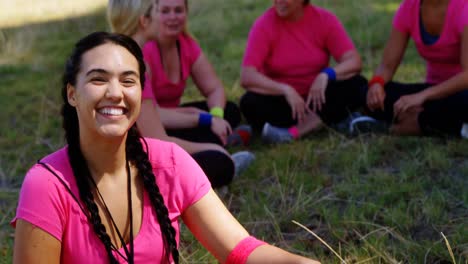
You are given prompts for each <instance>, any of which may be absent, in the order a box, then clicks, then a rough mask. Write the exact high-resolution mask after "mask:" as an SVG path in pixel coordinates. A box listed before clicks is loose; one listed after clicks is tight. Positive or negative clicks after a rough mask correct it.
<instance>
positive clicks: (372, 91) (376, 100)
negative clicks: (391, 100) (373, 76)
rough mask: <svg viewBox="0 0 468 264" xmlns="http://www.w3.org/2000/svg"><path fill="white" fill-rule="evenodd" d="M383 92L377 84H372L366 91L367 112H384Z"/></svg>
mask: <svg viewBox="0 0 468 264" xmlns="http://www.w3.org/2000/svg"><path fill="white" fill-rule="evenodd" d="M384 101H385V90H384V88H383V87H382V85H380V84H379V83H374V84H373V85H372V86H371V87H369V89H368V91H367V107H369V110H371V111H375V110H378V109H380V110H382V111H383V110H384Z"/></svg>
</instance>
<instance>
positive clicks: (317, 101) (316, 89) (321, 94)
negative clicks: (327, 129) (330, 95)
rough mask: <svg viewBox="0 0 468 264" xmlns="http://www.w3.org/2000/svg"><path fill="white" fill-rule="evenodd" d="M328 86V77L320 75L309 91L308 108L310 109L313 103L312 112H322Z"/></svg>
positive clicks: (323, 74)
mask: <svg viewBox="0 0 468 264" xmlns="http://www.w3.org/2000/svg"><path fill="white" fill-rule="evenodd" d="M327 85H328V75H327V74H325V73H323V72H322V73H319V75H317V77H316V78H315V80H314V82H313V83H312V86H311V87H310V89H309V95H308V96H307V102H306V107H307V108H309V105H310V103H311V102H312V111H314V112H317V111H321V110H322V106H323V105H324V104H325V91H326V89H327Z"/></svg>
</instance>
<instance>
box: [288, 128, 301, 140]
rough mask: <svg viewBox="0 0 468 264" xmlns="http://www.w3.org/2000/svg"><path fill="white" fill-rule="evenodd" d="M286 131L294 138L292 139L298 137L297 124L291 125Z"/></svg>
mask: <svg viewBox="0 0 468 264" xmlns="http://www.w3.org/2000/svg"><path fill="white" fill-rule="evenodd" d="M288 132H289V134H291V136H292V137H293V138H294V139H298V138H299V130H298V129H297V126H292V127H290V128H289V129H288Z"/></svg>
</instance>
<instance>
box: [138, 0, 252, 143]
mask: <svg viewBox="0 0 468 264" xmlns="http://www.w3.org/2000/svg"><path fill="white" fill-rule="evenodd" d="M155 8H156V14H155V20H156V23H157V31H155V32H154V33H155V34H156V37H155V39H152V40H149V41H148V43H146V45H145V47H144V49H143V53H144V55H145V60H146V61H147V63H148V66H149V68H150V70H151V72H152V78H151V80H150V82H148V85H150V86H151V87H150V88H149V89H145V92H144V94H143V99H144V100H152V101H155V102H157V103H158V104H159V106H160V107H161V108H160V109H161V118H162V123H163V124H164V127H165V128H166V131H167V133H168V135H170V136H174V137H178V138H182V139H185V140H190V141H194V142H210V143H216V144H219V145H222V146H226V145H230V144H233V142H232V139H233V137H235V136H238V135H237V132H238V131H239V130H240V131H243V132H249V128H246V129H242V128H238V129H237V130H235V131H234V132H235V134H234V135H233V136H231V137H230V135H231V133H232V132H233V131H232V130H233V129H236V128H237V126H238V125H239V122H240V111H239V108H238V107H237V106H236V105H235V104H234V103H233V102H226V95H225V92H224V87H223V84H222V83H221V81H220V79H219V78H218V76H217V75H216V73H215V71H214V69H213V66H212V65H211V64H210V62H209V61H208V58H207V57H206V56H205V54H204V53H203V51H202V50H201V48H200V46H199V44H198V43H197V41H195V39H194V38H193V37H192V36H191V35H190V33H189V32H188V29H187V20H188V1H187V0H156V6H155ZM189 77H191V78H192V80H193V82H194V83H195V85H196V87H197V88H198V89H199V90H200V92H201V94H202V95H203V96H204V97H205V98H206V101H199V102H190V103H185V104H182V105H181V99H182V96H183V94H184V91H185V88H186V82H187V79H188V78H189ZM176 113H178V114H179V115H177V117H175V116H174V115H175V114H176ZM237 138H238V139H239V137H237ZM244 138H245V137H242V138H240V139H244ZM247 141H248V137H247V138H245V142H244V141H243V142H240V143H243V144H247V143H248V142H247Z"/></svg>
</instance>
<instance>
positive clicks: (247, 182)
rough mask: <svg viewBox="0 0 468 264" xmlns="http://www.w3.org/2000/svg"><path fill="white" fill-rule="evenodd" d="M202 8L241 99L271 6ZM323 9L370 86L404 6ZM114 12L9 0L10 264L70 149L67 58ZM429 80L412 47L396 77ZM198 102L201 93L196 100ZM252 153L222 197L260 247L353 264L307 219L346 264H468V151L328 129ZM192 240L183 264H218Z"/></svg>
mask: <svg viewBox="0 0 468 264" xmlns="http://www.w3.org/2000/svg"><path fill="white" fill-rule="evenodd" d="M190 2H191V3H190V5H191V6H190V12H191V20H190V29H191V31H192V33H193V34H194V35H195V36H196V38H197V39H198V40H199V42H200V44H201V46H202V48H203V49H204V51H205V53H206V54H207V55H208V57H209V58H210V60H211V62H212V63H213V64H214V66H215V68H216V71H217V72H218V74H219V76H220V77H221V78H222V79H223V82H224V84H225V87H226V91H227V94H228V96H229V98H230V99H232V100H235V101H237V100H238V98H239V96H240V95H241V94H242V89H241V87H240V86H239V67H240V63H241V59H242V55H243V50H244V47H245V41H246V37H247V33H248V30H249V27H250V25H251V24H252V22H253V21H254V19H255V18H256V17H257V16H258V15H260V14H261V13H262V12H263V11H264V10H265V9H266V8H267V7H268V6H270V4H271V1H270V0H237V1H219V0H196V1H190ZM312 2H313V3H315V4H317V5H320V6H323V7H326V8H328V9H330V10H332V11H333V12H335V13H336V14H337V15H338V16H339V17H340V19H341V20H342V21H343V23H344V24H345V27H346V28H347V30H348V31H349V33H350V34H351V36H352V38H353V39H354V41H355V43H356V45H357V47H358V49H359V51H360V52H361V54H362V56H363V60H364V70H363V74H364V75H365V76H366V77H369V76H370V74H371V72H372V69H373V68H374V67H375V66H376V64H377V63H378V61H379V59H380V56H381V53H382V49H383V45H384V43H385V40H386V38H387V36H388V33H389V29H390V24H391V18H392V13H393V12H394V11H395V10H396V8H397V7H398V4H399V2H400V1H391V0H359V1H349V0H320V1H319V0H316V1H312ZM105 3H106V1H105V0H93V1H90V0H86V1H58V0H41V1H33V2H30V1H24V0H17V1H7V0H0V10H1V11H0V105H1V106H2V111H0V124H1V125H0V149H1V151H0V263H10V262H11V255H12V244H13V232H14V231H13V229H12V228H11V227H10V226H9V221H10V220H11V219H12V217H13V215H14V213H15V207H16V202H17V195H18V190H19V188H20V186H21V182H22V179H23V177H24V174H25V172H26V170H27V169H28V168H29V167H30V166H31V165H32V164H33V163H34V162H35V161H36V160H37V159H39V158H41V157H42V156H43V155H45V154H47V153H49V152H51V151H53V150H55V149H57V148H59V147H60V146H62V145H63V144H64V143H63V142H64V141H63V135H62V130H61V120H60V115H59V107H60V104H61V103H60V100H59V93H60V92H59V89H60V84H59V83H60V76H61V74H62V69H63V65H64V61H65V58H66V56H67V55H68V54H69V52H70V51H71V47H72V45H73V43H74V42H76V40H78V39H79V38H80V37H82V36H84V35H85V34H87V33H90V32H92V31H96V30H107V26H106V21H105V15H104V14H105ZM423 78H424V67H423V63H422V61H421V60H420V59H419V58H418V56H417V53H416V51H415V50H414V48H413V47H412V46H411V47H410V49H409V51H408V52H407V53H406V56H405V58H404V62H403V65H402V66H401V67H400V68H399V71H398V73H397V76H396V79H398V80H401V81H422V80H423ZM198 96H199V95H198V93H197V91H196V89H194V88H193V87H191V88H189V91H188V93H187V97H186V99H193V98H195V97H198ZM250 150H251V151H253V152H255V153H256V155H257V160H256V162H255V164H254V165H253V166H252V167H250V168H249V169H248V171H247V172H246V173H245V174H243V175H242V176H241V177H240V179H238V180H237V181H236V182H234V183H233V184H232V185H231V186H230V191H229V193H228V194H227V195H225V196H224V197H223V199H224V201H225V203H226V205H227V206H228V207H229V209H230V210H231V212H233V213H234V214H235V215H236V216H237V217H238V219H239V221H241V222H242V223H243V224H244V225H245V227H246V228H247V229H248V230H249V231H250V232H251V233H253V234H254V235H256V236H257V237H259V238H262V239H264V240H266V241H268V242H269V243H272V244H275V245H277V246H280V247H282V248H285V249H287V250H290V251H292V252H295V253H299V254H303V255H306V256H309V257H312V258H315V259H320V260H321V261H322V262H323V263H340V260H339V259H338V258H337V257H336V256H335V255H334V254H333V253H332V251H331V250H329V249H328V248H327V247H326V246H325V245H324V244H323V243H322V242H320V241H319V240H317V239H316V238H315V237H314V236H313V235H312V234H310V233H308V232H307V231H306V230H304V229H303V228H301V227H299V226H297V225H296V224H294V223H293V222H292V221H293V220H295V221H297V222H299V223H301V224H303V225H305V226H306V227H307V228H309V229H310V230H312V231H313V232H315V233H316V234H317V235H318V236H320V237H321V238H322V239H323V240H324V241H326V242H327V243H328V244H329V245H330V246H331V247H332V248H333V249H334V250H335V251H336V252H338V254H339V255H340V256H341V257H342V258H343V259H344V260H345V261H346V262H347V263H465V264H466V263H468V160H467V155H468V141H467V140H461V139H450V138H412V137H411V138H410V137H408V138H397V137H392V136H375V135H367V136H360V137H354V138H348V137H345V136H343V135H340V134H337V133H335V132H334V131H331V130H327V129H325V130H324V131H322V132H320V133H318V134H317V135H313V136H310V137H308V138H306V139H304V140H302V141H300V142H296V143H293V144H289V145H281V146H262V145H260V144H259V143H258V141H257V142H254V144H253V145H252V146H251V147H250ZM442 234H443V235H445V236H446V238H447V242H448V243H449V244H450V246H451V250H449V249H448V248H447V246H446V241H445V240H444V237H443V235H442ZM182 240H183V243H182V247H181V251H182V259H183V262H184V263H215V262H216V261H215V259H214V258H213V257H211V256H210V255H209V254H208V253H207V251H206V250H204V249H203V248H202V247H201V246H200V245H199V244H198V242H196V241H195V240H194V239H193V237H192V236H191V234H190V233H189V232H188V231H187V230H185V229H184V232H183V234H182ZM451 253H453V258H452V256H451Z"/></svg>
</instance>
